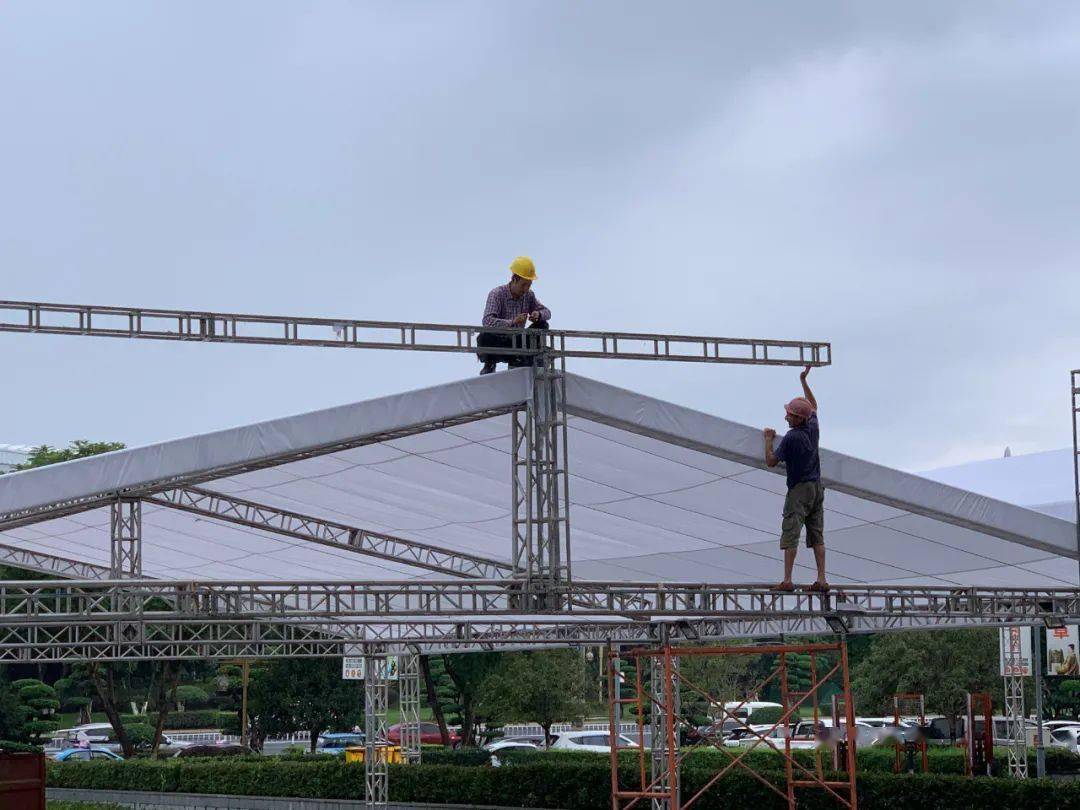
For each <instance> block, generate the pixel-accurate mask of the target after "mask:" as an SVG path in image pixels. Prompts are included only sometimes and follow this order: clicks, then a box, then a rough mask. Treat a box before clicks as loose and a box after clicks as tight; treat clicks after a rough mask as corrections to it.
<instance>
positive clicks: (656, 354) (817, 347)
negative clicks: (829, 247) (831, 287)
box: [0, 301, 832, 366]
mask: <svg viewBox="0 0 1080 810" xmlns="http://www.w3.org/2000/svg"><path fill="white" fill-rule="evenodd" d="M0 332H30V333H42V334H53V335H96V336H100V337H120V338H142V339H148V340H174V341H175V340H179V341H203V342H212V343H252V344H270V345H279V346H280V345H284V346H336V347H342V348H356V349H397V350H406V351H410V350H411V351H428V352H457V353H467V354H472V353H475V352H476V350H477V346H476V339H477V337H478V336H479V335H480V333H481V332H492V333H499V334H520V333H521V330H519V329H496V328H488V327H479V326H462V325H455V324H434V323H410V322H401V321H362V320H344V319H338V318H298V317H290V316H282V315H241V314H233V313H221V312H199V311H193V310H172V309H147V308H137V307H104V306H94V305H85V304H56V303H47V302H38V301H0ZM537 351H547V352H549V353H551V354H552V355H554V356H557V357H605V358H617V359H625V360H664V361H678V362H691V363H737V364H749V365H764V366H804V365H810V366H826V365H829V364H830V363H831V362H832V347H831V346H830V344H828V343H825V342H821V341H802V340H765V339H759V338H724V337H706V336H700V335H665V334H648V333H641V332H596V331H574V330H549V331H548V332H547V334H545V335H544V336H543V339H542V342H541V344H540V345H539V346H537V347H536V348H528V347H523V348H507V349H500V350H499V352H500V353H501V354H513V355H533V354H536V353H537Z"/></svg>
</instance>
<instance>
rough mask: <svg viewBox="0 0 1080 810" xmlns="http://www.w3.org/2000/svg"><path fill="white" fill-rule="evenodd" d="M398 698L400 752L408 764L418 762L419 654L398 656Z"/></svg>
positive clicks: (411, 653) (410, 653) (412, 653)
mask: <svg viewBox="0 0 1080 810" xmlns="http://www.w3.org/2000/svg"><path fill="white" fill-rule="evenodd" d="M398 700H399V703H400V706H399V708H400V710H401V753H402V754H403V755H404V756H405V761H406V762H408V763H410V764H419V762H420V656H419V655H417V654H416V653H415V652H411V651H410V652H406V653H402V654H400V655H399V656H398Z"/></svg>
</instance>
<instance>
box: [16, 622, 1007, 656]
mask: <svg viewBox="0 0 1080 810" xmlns="http://www.w3.org/2000/svg"><path fill="white" fill-rule="evenodd" d="M1002 624H1003V623H1002V622H1000V621H996V620H986V621H978V620H971V619H955V620H953V619H937V620H919V619H910V620H907V621H906V622H905V623H904V626H903V627H900V626H896V625H895V624H878V623H876V622H875V621H874V620H872V619H867V620H862V622H861V623H856V625H855V626H854V627H853V628H852V630H851V632H852V633H866V632H878V631H882V630H898V629H916V628H922V629H934V628H937V629H942V628H955V627H993V626H1001V625H1002ZM659 627H660V625H658V624H650V623H648V622H625V621H624V622H609V623H602V622H587V621H586V622H581V621H579V622H574V621H573V620H567V619H557V620H547V621H544V620H515V619H506V620H500V619H484V618H479V617H478V618H475V619H472V620H466V621H454V620H437V619H431V620H423V619H420V620H412V621H394V622H387V623H379V624H363V623H358V622H351V621H340V620H326V619H320V620H312V621H299V620H297V621H285V622H282V621H274V620H262V619H229V618H202V619H186V620H173V619H162V620H158V619H149V618H143V619H138V620H123V619H115V620H111V621H107V620H99V619H93V618H92V619H81V620H76V621H69V622H62V623H48V622H46V621H42V622H41V623H37V624H33V625H25V624H20V625H7V624H0V662H31V661H112V660H153V659H165V658H168V659H183V660H198V659H220V658H270V657H277V656H285V657H306V658H311V657H332V656H340V655H355V654H357V651H358V650H359V649H361V648H363V647H364V646H366V645H369V644H375V645H393V646H397V647H409V648H417V649H420V650H422V651H423V652H425V653H428V654H434V653H441V652H454V651H459V652H468V651H477V650H498V649H507V648H511V649H515V648H516V649H536V648H540V647H544V646H563V647H565V646H578V645H595V644H621V645H630V644H655V643H656V642H657V640H658V633H659ZM830 632H831V629H830V626H829V625H828V623H827V622H826V621H825V620H824V619H821V618H807V619H799V618H796V619H780V618H774V617H769V618H756V619H699V620H693V621H680V622H675V623H671V624H670V633H669V638H670V640H672V641H688V642H698V641H723V640H731V639H747V638H770V637H778V636H781V635H783V636H793V635H822V634H828V633H830Z"/></svg>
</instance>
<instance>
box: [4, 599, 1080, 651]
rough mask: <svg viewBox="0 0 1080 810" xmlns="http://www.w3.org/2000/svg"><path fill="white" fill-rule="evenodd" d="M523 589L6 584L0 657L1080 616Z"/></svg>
mask: <svg viewBox="0 0 1080 810" xmlns="http://www.w3.org/2000/svg"><path fill="white" fill-rule="evenodd" d="M521 594H522V583H521V582H519V581H513V580H501V581H484V580H464V581H452V582H360V583H348V582H297V583H281V582H190V581H180V582H171V581H162V580H145V579H142V580H127V581H88V582H71V581H34V582H6V583H0V660H7V661H72V660H80V659H82V660H116V659H127V660H134V659H139V658H150V659H153V658H222V657H231V658H236V657H245V656H256V657H267V656H269V655H292V656H319V655H340V654H342V652H341V646H342V644H343V643H345V642H349V643H353V644H365V643H368V644H399V645H400V644H409V645H417V646H420V647H422V648H428V647H433V646H434V647H439V648H441V649H454V648H458V649H476V648H478V647H480V648H484V647H485V645H487V646H488V647H489V648H496V647H498V646H503V645H508V644H538V645H542V644H576V643H593V644H597V643H607V642H609V641H610V642H613V643H641V642H648V641H650V640H654V639H655V638H656V633H657V629H658V628H659V627H661V626H663V625H668V626H669V628H670V632H671V633H672V634H673V636H674V637H676V638H683V639H688V640H699V639H725V638H746V637H766V636H775V635H778V634H782V633H784V634H812V633H829V632H832V630H833V629H834V627H835V623H836V622H837V621H840V622H843V623H844V624H845V625H846V627H847V628H848V630H849V632H853V633H861V632H876V631H882V630H900V629H915V628H927V627H963V626H1004V625H1009V624H1016V623H1028V624H1030V623H1034V622H1041V621H1043V619H1044V618H1045V617H1048V616H1054V617H1056V618H1058V619H1062V618H1066V619H1073V620H1080V591H1078V590H1076V589H1047V590H999V589H980V588H964V589H944V588H914V587H908V588H896V587H871V586H857V587H850V588H849V587H846V586H845V587H841V588H839V589H837V590H836V591H835V592H834V593H833V594H831V595H829V596H828V597H824V598H823V597H820V596H818V595H814V594H809V593H797V594H781V593H776V592H773V591H770V590H769V589H768V588H767V587H765V586H742V585H733V586H724V585H717V584H693V585H690V584H679V583H607V582H573V583H563V584H561V585H560V586H559V587H558V588H556V589H554V590H553V591H549V592H548V593H547V597H548V598H549V599H551V600H553V601H552V602H551V603H550V607H549V610H548V612H546V613H539V612H531V613H527V614H524V615H523V613H522V612H521V610H520V607H519V605H520V603H521Z"/></svg>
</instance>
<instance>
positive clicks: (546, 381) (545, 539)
mask: <svg viewBox="0 0 1080 810" xmlns="http://www.w3.org/2000/svg"><path fill="white" fill-rule="evenodd" d="M535 362H536V365H535V366H534V369H533V390H532V397H531V398H530V400H529V402H528V403H527V404H526V407H524V408H521V409H518V410H517V411H515V412H514V413H513V415H512V423H513V427H512V431H511V447H512V465H513V475H512V487H513V492H512V500H513V506H512V522H513V548H512V560H513V564H514V576H515V577H518V578H521V579H524V580H525V584H526V590H527V591H528V593H529V595H530V596H531V597H532V598H533V601H534V603H535V604H534V605H532V606H533V607H543V606H544V605H545V603H546V600H545V599H544V596H543V594H544V592H545V591H547V590H549V589H550V588H551V587H552V586H554V585H556V584H558V583H560V582H566V581H569V579H570V516H569V481H568V474H567V458H566V455H567V453H566V443H567V426H566V376H565V374H564V372H563V371H562V370H561V369H559V368H556V365H555V361H554V359H553V358H552V357H551V356H550V355H548V354H546V353H544V354H541V355H538V356H537V357H536V358H535Z"/></svg>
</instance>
